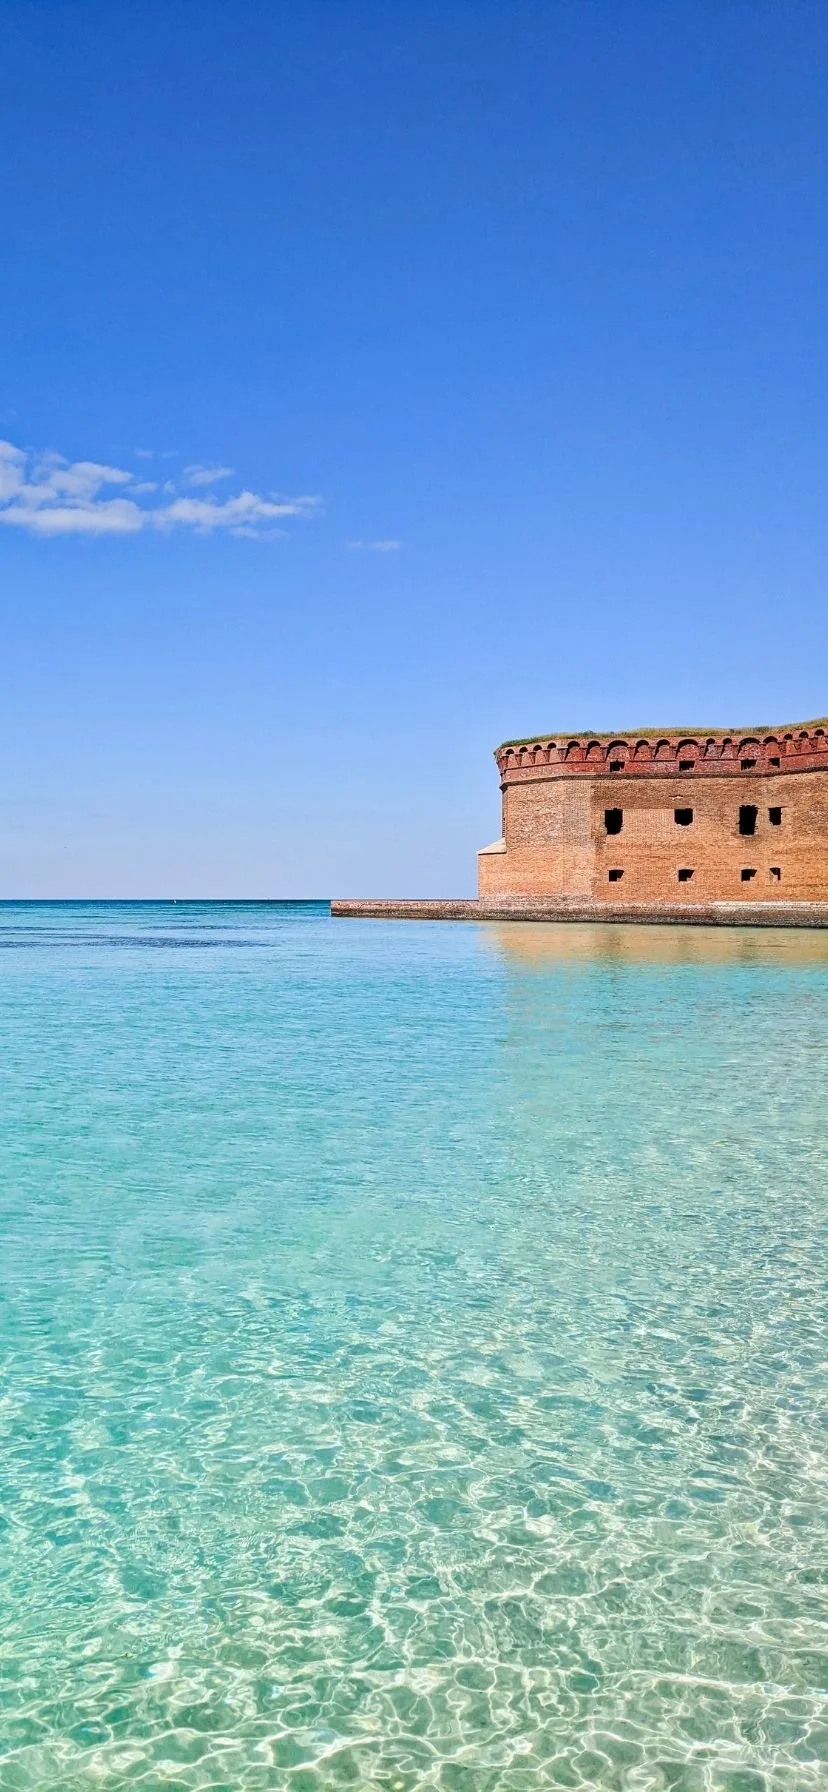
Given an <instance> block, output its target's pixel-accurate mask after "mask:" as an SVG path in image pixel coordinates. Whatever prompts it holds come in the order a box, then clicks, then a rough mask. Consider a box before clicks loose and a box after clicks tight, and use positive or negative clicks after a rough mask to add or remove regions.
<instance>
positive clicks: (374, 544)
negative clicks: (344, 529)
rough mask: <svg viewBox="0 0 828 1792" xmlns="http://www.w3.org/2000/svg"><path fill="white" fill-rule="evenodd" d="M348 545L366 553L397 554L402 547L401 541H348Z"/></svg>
mask: <svg viewBox="0 0 828 1792" xmlns="http://www.w3.org/2000/svg"><path fill="white" fill-rule="evenodd" d="M345 545H346V547H349V548H356V549H359V550H360V551H361V552H363V553H366V554H396V553H398V552H399V549H400V548H401V547H402V542H401V541H390V540H389V541H348V542H346V544H345Z"/></svg>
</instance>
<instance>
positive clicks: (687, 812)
mask: <svg viewBox="0 0 828 1792" xmlns="http://www.w3.org/2000/svg"><path fill="white" fill-rule="evenodd" d="M673 815H674V817H675V822H676V826H677V827H680V828H689V826H690V823H691V821H692V820H693V811H692V809H674V810H673Z"/></svg>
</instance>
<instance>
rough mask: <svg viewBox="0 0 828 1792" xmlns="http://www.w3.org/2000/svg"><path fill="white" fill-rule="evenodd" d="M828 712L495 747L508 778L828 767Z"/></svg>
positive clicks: (738, 773)
mask: <svg viewBox="0 0 828 1792" xmlns="http://www.w3.org/2000/svg"><path fill="white" fill-rule="evenodd" d="M827 731H828V718H826V717H824V716H823V717H820V718H819V719H818V720H817V721H814V722H794V723H789V724H786V725H785V726H783V727H779V728H751V729H733V730H732V731H730V732H728V731H727V730H725V729H706V728H680V729H667V728H664V729H658V728H642V729H634V730H631V731H629V732H628V733H626V734H621V735H616V734H591V733H589V732H587V731H584V732H583V733H581V734H576V735H555V736H550V735H547V734H541V735H535V736H530V737H529V738H528V739H526V740H507V741H504V742H503V743H502V745H501V746H499V747H497V748H496V749H495V759H496V761H497V767H498V771H499V772H500V778H501V784H502V785H508V784H519V783H524V782H527V781H530V780H534V779H538V778H562V777H563V778H570V777H574V778H584V777H586V778H589V777H601V778H603V777H606V776H607V775H614V776H618V775H619V774H621V775H622V776H626V777H636V778H637V777H642V778H659V777H671V778H674V777H675V776H676V774H677V773H679V772H691V773H695V775H696V776H697V777H699V776H704V777H711V778H726V777H742V776H744V774H745V773H746V772H747V773H750V774H751V775H752V776H753V777H757V776H761V775H762V774H763V773H767V774H768V775H769V776H774V775H776V776H778V774H779V773H780V772H800V771H802V772H805V771H823V770H826V769H828V732H827Z"/></svg>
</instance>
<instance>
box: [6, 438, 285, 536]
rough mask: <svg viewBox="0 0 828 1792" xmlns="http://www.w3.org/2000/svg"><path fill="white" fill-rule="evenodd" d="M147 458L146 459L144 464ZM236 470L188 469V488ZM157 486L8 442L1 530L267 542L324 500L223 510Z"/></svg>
mask: <svg viewBox="0 0 828 1792" xmlns="http://www.w3.org/2000/svg"><path fill="white" fill-rule="evenodd" d="M142 458H145V457H142ZM231 475H232V468H230V467H201V466H197V467H188V468H186V470H185V472H184V475H183V483H184V484H185V485H187V486H189V487H194V486H207V485H212V484H213V483H214V481H215V480H217V479H229V478H230V477H231ZM158 489H159V488H158V486H157V485H156V484H155V482H154V481H152V480H146V479H139V478H138V477H136V475H135V474H134V473H130V472H127V471H125V469H124V468H123V467H109V466H104V465H102V464H101V463H100V462H98V461H92V460H77V461H67V460H65V459H64V458H63V456H62V455H60V454H53V453H41V454H33V453H31V452H30V451H28V450H26V449H23V448H17V447H15V446H14V443H12V442H3V441H0V524H3V523H5V524H6V525H7V527H9V528H16V529H24V530H25V531H26V532H27V533H28V534H30V535H41V536H44V535H137V534H138V533H139V532H140V531H141V530H142V529H143V530H146V529H155V530H161V531H163V532H165V533H169V532H170V531H172V530H174V529H189V530H191V531H193V532H195V533H196V534H199V535H210V534H214V533H216V532H217V531H222V530H223V531H224V532H225V533H227V534H229V535H237V536H242V537H250V538H259V539H267V537H269V536H271V537H272V536H276V535H281V534H282V533H283V526H284V524H285V522H286V521H288V520H289V519H290V518H295V517H308V516H312V515H313V514H314V513H315V512H316V511H318V510H319V508H320V500H319V498H316V497H299V498H287V497H283V496H282V495H281V494H279V493H277V492H268V493H267V494H266V495H265V496H261V495H260V494H259V493H257V492H249V491H241V492H239V493H238V494H237V496H236V497H233V498H226V499H225V500H224V501H223V502H218V501H217V500H216V499H215V498H213V497H204V498H193V497H188V496H185V495H183V494H182V493H181V492H180V490H179V489H178V487H177V486H176V485H175V483H174V482H171V481H169V480H167V481H166V482H165V484H164V486H163V488H162V490H161V495H160V497H159V496H158Z"/></svg>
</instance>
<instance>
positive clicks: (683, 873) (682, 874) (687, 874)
mask: <svg viewBox="0 0 828 1792" xmlns="http://www.w3.org/2000/svg"><path fill="white" fill-rule="evenodd" d="M692 876H693V873H692V871H690V870H689V869H688V867H687V866H686V865H682V867H681V870H680V871H679V874H678V880H679V883H680V884H689V882H690V879H691V877H692Z"/></svg>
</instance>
